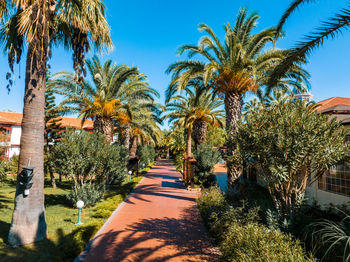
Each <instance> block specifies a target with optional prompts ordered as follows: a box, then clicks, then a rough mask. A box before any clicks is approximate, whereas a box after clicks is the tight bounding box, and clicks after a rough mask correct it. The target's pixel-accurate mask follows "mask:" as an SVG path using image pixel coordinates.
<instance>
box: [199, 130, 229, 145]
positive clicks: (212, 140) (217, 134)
mask: <svg viewBox="0 0 350 262" xmlns="http://www.w3.org/2000/svg"><path fill="white" fill-rule="evenodd" d="M225 142H226V131H225V129H223V128H221V127H212V126H209V127H208V134H207V137H206V138H205V142H204V143H205V144H207V145H212V146H215V147H222V146H224V144H225Z"/></svg>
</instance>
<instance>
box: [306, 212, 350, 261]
mask: <svg viewBox="0 0 350 262" xmlns="http://www.w3.org/2000/svg"><path fill="white" fill-rule="evenodd" d="M307 232H308V233H307V240H309V239H310V240H311V241H310V243H311V246H312V247H313V250H314V252H315V253H316V254H320V255H322V256H323V257H322V258H323V259H325V260H326V261H344V262H349V261H350V215H345V217H344V218H343V219H342V220H341V221H339V222H337V221H331V220H328V219H322V220H318V221H317V222H315V223H312V224H311V225H310V226H308V227H307Z"/></svg>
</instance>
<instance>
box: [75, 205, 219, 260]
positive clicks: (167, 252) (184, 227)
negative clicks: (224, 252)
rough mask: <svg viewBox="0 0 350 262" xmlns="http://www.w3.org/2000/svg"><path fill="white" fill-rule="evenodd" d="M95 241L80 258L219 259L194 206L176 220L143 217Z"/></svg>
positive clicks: (184, 211) (102, 235) (185, 210)
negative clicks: (123, 228)
mask: <svg viewBox="0 0 350 262" xmlns="http://www.w3.org/2000/svg"><path fill="white" fill-rule="evenodd" d="M94 243H96V244H95V245H94V244H93V245H92V246H91V247H90V250H88V252H85V253H84V254H83V255H82V256H81V257H80V258H79V261H86V262H90V261H155V262H157V261H158V262H160V261H169V260H171V259H173V260H172V261H175V259H177V260H178V261H199V260H202V261H220V255H219V252H218V250H217V249H216V248H213V246H212V244H211V242H210V240H209V238H208V237H207V236H206V231H205V229H204V227H203V225H202V223H201V220H200V217H199V213H198V210H197V209H196V207H195V206H193V207H191V208H187V209H184V210H183V212H182V214H181V217H180V218H178V219H176V218H168V217H164V218H156V219H143V220H141V221H140V222H137V223H134V224H129V225H128V226H127V228H126V229H125V230H121V231H113V230H111V231H109V232H106V233H104V234H101V235H100V236H97V238H96V239H95V242H94Z"/></svg>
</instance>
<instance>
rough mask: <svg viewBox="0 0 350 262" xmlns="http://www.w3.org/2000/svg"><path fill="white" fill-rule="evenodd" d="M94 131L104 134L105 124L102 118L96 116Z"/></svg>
mask: <svg viewBox="0 0 350 262" xmlns="http://www.w3.org/2000/svg"><path fill="white" fill-rule="evenodd" d="M94 131H97V132H100V133H101V134H103V122H102V117H100V116H96V118H95V121H94Z"/></svg>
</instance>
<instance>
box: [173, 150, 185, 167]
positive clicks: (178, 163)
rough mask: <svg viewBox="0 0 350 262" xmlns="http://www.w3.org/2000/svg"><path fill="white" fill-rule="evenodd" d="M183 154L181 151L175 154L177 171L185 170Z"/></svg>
mask: <svg viewBox="0 0 350 262" xmlns="http://www.w3.org/2000/svg"><path fill="white" fill-rule="evenodd" d="M182 158H183V154H181V153H179V154H177V155H176V156H175V159H174V161H173V162H174V165H175V168H176V170H177V171H183V159H182Z"/></svg>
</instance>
